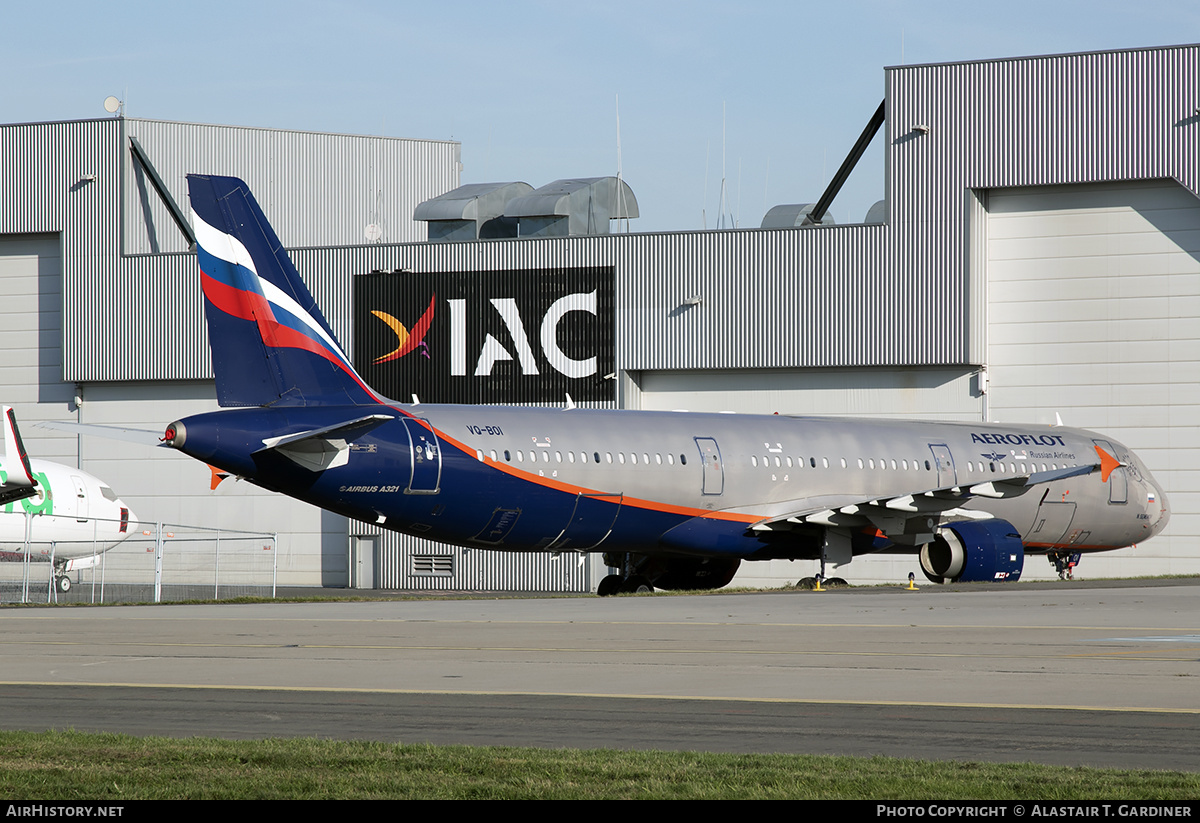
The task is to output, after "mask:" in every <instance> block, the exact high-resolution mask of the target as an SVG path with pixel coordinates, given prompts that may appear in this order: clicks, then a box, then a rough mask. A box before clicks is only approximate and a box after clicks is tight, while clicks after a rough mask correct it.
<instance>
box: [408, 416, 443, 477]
mask: <svg viewBox="0 0 1200 823" xmlns="http://www.w3.org/2000/svg"><path fill="white" fill-rule="evenodd" d="M403 419H404V427H405V428H406V429H407V430H408V440H409V455H410V459H411V465H412V476H411V479H410V480H409V484H408V488H407V489H405V490H404V493H405V494H437V493H438V489H439V484H440V483H441V479H442V450H441V447H440V445H439V444H438V439H437V435H436V434H435V433H434V431H433V426H431V425H429V421H428V420H424V419H422V418H417V417H405V418H403Z"/></svg>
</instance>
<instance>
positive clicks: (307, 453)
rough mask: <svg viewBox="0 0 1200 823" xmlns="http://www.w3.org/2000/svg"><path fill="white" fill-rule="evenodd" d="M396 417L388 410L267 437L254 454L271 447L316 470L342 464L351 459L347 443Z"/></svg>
mask: <svg viewBox="0 0 1200 823" xmlns="http://www.w3.org/2000/svg"><path fill="white" fill-rule="evenodd" d="M394 419H395V418H394V417H392V416H391V415H388V414H368V415H366V416H365V417H360V418H358V419H357V420H351V421H349V422H346V423H338V424H336V425H333V426H325V427H324V428H320V429H312V430H310V431H304V432H297V433H295V434H287V435H282V436H280V437H267V438H264V439H263V441H262V442H263V448H261V449H258V450H257V451H255V452H254V454H261V453H263V452H268V451H274V452H278V453H279V454H281V455H283V456H284V457H286V458H287V459H288V460H291V461H292V462H293V463H295V464H297V465H299V466H302V467H303V468H306V469H308V470H309V471H314V472H319V471H324V470H325V469H335V468H337V467H338V466H344V465H346V463H347V462H348V461H349V459H350V444H351V443H352V442H354V441H355V440H356V439H358V438H359V437H362V436H363V435H364V434H366V433H367V432H369V431H371V430H372V429H375V428H377V427H379V426H382V425H383V424H384V423H386V422H387V421H389V420H394Z"/></svg>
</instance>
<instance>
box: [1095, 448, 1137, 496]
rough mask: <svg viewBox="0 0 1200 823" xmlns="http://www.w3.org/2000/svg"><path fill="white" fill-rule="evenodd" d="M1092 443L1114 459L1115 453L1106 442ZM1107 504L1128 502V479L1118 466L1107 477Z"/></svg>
mask: <svg viewBox="0 0 1200 823" xmlns="http://www.w3.org/2000/svg"><path fill="white" fill-rule="evenodd" d="M1092 442H1093V443H1095V444H1096V445H1097V446H1099V447H1100V448H1102V449H1104V451H1106V452H1107V453H1108V454H1109V456H1110V457H1112V458H1114V459H1116V457H1117V451H1116V449H1114V448H1113V447H1112V443H1109V442H1108V441H1107V440H1093V441H1092ZM1108 502H1109V503H1128V502H1129V478H1128V477H1126V476H1125V467H1124V466H1118V467H1117V468H1115V469H1113V470H1112V472H1111V473H1110V474H1109V475H1108Z"/></svg>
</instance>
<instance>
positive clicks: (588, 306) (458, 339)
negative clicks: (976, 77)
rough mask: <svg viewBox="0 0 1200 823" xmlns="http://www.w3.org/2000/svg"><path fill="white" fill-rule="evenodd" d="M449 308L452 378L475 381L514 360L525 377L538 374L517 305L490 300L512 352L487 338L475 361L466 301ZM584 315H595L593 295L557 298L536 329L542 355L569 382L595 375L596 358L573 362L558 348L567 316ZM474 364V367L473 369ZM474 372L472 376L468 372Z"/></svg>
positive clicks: (453, 301)
mask: <svg viewBox="0 0 1200 823" xmlns="http://www.w3.org/2000/svg"><path fill="white" fill-rule="evenodd" d="M446 302H447V303H449V304H450V374H451V375H453V376H455V377H462V376H466V375H467V374H468V373H473V374H474V375H475V376H476V377H488V376H490V375H491V373H492V368H493V367H494V366H495V365H496V363H497V362H499V361H501V360H514V359H515V360H516V361H517V362H518V363H520V365H521V372H522V373H523V374H526V375H536V374H538V365H537V358H536V357H535V356H534V354H533V349H532V347H531V346H530V344H529V334H528V332H527V331H526V328H525V323H524V322H523V321H522V319H521V313H520V312H519V311H518V310H517V301H516V300H514V299H513V298H511V297H493V298H491V300H490V302H491V304H492V308H494V309H495V310H496V312H497V313H498V314H499V315H500V319H501V320H503V321H504V327H505V328H506V329H507V330H508V334H509V336H510V337H511V338H512V343H513V348H514V349H515V350H516V351H510V350H509V349H508V347H507V346H505V345H504V344H503V343H501V342H500V341H499V340H497V339H496V338H495V337H494V336H493V335H491V334H488V335H487V337H486V338H485V339H484V341H483V348H482V350H480V352H479V355H478V357H476V356H475V354H474V352H468V351H467V301H466V300H464V299H461V298H454V299H450V300H447V301H446ZM573 311H585V312H588V313H589V314H591V315H593V316H595V315H596V292H595V291H592V292H590V293H587V294H583V293H581V294H568V295H567V296H565V297H560V298H559V299H558V300H555V301H554V303H553V304H551V306H550V308H549V309H547V310H546V314H545V316H544V317H543V318H542V325H541V328H540V329H538V330H537V331H538V340H539V343H540V344H541V347H542V353H543V354H544V355H545V356H546V360H547V361H549V363H550V365H551V366H552V367H553V368H554V369H555V371H557V372H559V373H560V374H563V375H565V376H566V377H570V378H577V377H587V376H588V375H592V374H595V373H596V358H595V356H592V357H588V358H585V359H583V360H573V359H571V358H570V357H568V356H567V354H566V352H564V351H563V350H562V349H561V348H559V345H558V325H559V323H560V322H561V321H562V319H563V317H565V316H566V315H567V314H568V313H570V312H573ZM472 361H474V365H472ZM471 368H473V369H474V371H473V372H468V369H471Z"/></svg>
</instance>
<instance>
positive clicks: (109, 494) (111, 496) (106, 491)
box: [100, 485, 117, 503]
mask: <svg viewBox="0 0 1200 823" xmlns="http://www.w3.org/2000/svg"><path fill="white" fill-rule="evenodd" d="M100 493H101V494H102V495H104V499H105V500H111V501H112V502H113V503H116V502H117V493H116V492H115V491H113V490H112V489H110V488H109V487H108V486H103V485H102V486H101V487H100Z"/></svg>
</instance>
